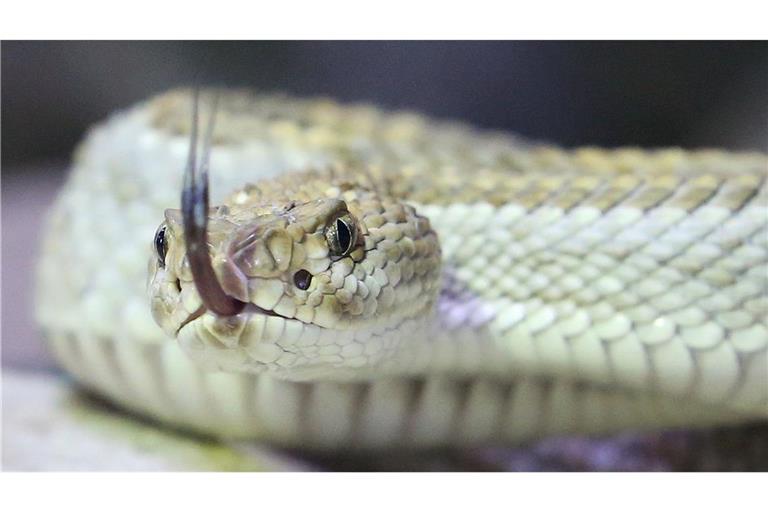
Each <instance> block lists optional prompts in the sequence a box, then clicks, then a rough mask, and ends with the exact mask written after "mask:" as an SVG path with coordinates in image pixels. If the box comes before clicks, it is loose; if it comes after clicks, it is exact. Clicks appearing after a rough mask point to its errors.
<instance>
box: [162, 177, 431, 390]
mask: <svg viewBox="0 0 768 512" xmlns="http://www.w3.org/2000/svg"><path fill="white" fill-rule="evenodd" d="M275 187H278V188H280V190H282V191H283V196H279V197H277V198H276V199H274V198H272V197H273V196H274V191H275ZM291 197H292V198H294V199H290V198H291ZM183 222H184V221H183V216H182V214H181V213H180V212H179V210H167V211H166V213H165V221H164V222H163V223H162V224H161V226H160V228H159V229H158V233H162V236H158V235H156V236H155V243H154V245H155V251H154V252H155V254H154V255H153V256H152V258H151V262H150V272H151V273H152V278H151V279H150V283H151V284H150V295H151V298H152V312H153V316H154V318H155V320H156V321H157V323H158V324H159V325H160V326H161V327H163V329H164V330H165V331H166V332H167V333H168V334H169V335H170V336H174V337H176V338H177V339H178V341H179V343H180V344H181V347H182V348H183V349H184V350H185V352H186V353H187V354H188V355H189V356H190V357H191V358H192V359H193V360H194V361H196V362H197V363H198V364H199V365H201V366H203V367H206V368H211V369H224V370H229V371H249V372H261V371H271V372H273V373H277V374H280V375H283V376H285V377H287V378H304V377H308V376H310V375H311V376H316V375H317V374H321V375H325V374H326V372H328V371H329V369H331V368H333V369H334V370H335V372H334V373H333V375H341V374H342V372H340V371H339V368H346V369H359V368H360V367H370V366H372V365H375V364H377V363H378V362H380V361H381V360H382V359H383V358H384V357H385V356H386V355H387V354H388V353H390V352H392V351H393V350H395V349H396V348H397V346H398V345H399V344H400V343H403V342H407V339H406V337H405V336H403V335H399V334H398V333H399V332H405V331H406V330H407V332H409V333H410V334H412V335H416V333H418V332H419V331H418V328H417V327H418V326H419V325H426V319H427V318H429V317H430V310H431V307H432V305H433V304H434V301H435V299H436V297H437V293H438V291H439V288H440V282H439V280H440V248H439V244H438V241H437V236H436V234H435V233H434V231H433V230H432V229H431V226H430V223H429V221H428V220H427V219H426V218H424V217H422V216H420V215H419V214H418V213H417V212H416V210H415V209H414V208H413V207H412V206H409V205H407V204H404V203H401V202H399V201H398V200H396V199H393V198H390V197H388V196H385V195H384V196H382V195H379V194H377V193H376V192H373V191H371V190H368V189H366V188H362V187H360V188H354V187H351V186H349V185H340V184H338V183H334V182H333V181H332V180H331V179H330V178H329V177H328V176H326V175H324V174H323V173H305V174H297V175H288V176H286V177H284V178H281V180H277V181H275V180H271V181H266V182H263V183H258V184H256V185H252V186H249V187H247V188H246V189H244V190H243V191H239V192H237V193H235V194H233V196H232V197H231V199H230V200H228V201H227V202H226V203H225V205H224V206H221V207H218V208H211V209H209V210H208V230H207V233H208V244H207V246H208V247H207V248H208V255H209V259H210V264H211V267H212V269H213V272H214V274H215V276H216V280H217V283H218V285H219V286H220V288H221V289H222V291H223V292H224V293H225V294H226V295H227V296H229V297H232V298H233V299H234V300H236V301H238V302H240V303H242V304H244V306H243V308H242V309H241V310H240V311H238V312H236V313H234V314H230V315H222V314H218V313H216V312H215V311H211V309H210V308H208V307H206V305H205V303H204V300H203V298H202V297H201V294H200V290H199V287H198V286H197V284H196V281H195V279H194V276H193V273H192V269H191V266H190V260H189V256H188V250H187V247H186V243H185V237H184V228H183ZM160 239H162V243H158V242H159V241H160Z"/></svg>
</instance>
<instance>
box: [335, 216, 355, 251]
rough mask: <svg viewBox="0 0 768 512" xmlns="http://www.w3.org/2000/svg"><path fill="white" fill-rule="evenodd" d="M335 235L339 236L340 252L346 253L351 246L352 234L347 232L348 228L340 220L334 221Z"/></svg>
mask: <svg viewBox="0 0 768 512" xmlns="http://www.w3.org/2000/svg"><path fill="white" fill-rule="evenodd" d="M336 233H338V236H339V247H340V248H341V252H347V251H348V250H349V246H350V245H351V244H352V233H350V232H349V226H347V224H346V223H345V222H344V221H342V220H341V219H336Z"/></svg>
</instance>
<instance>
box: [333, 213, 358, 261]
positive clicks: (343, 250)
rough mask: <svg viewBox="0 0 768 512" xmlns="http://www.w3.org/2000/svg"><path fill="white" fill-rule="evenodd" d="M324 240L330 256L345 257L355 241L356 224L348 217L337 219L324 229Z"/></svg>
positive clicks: (343, 216)
mask: <svg viewBox="0 0 768 512" xmlns="http://www.w3.org/2000/svg"><path fill="white" fill-rule="evenodd" d="M325 239H326V240H327V241H328V249H329V250H330V252H331V255H332V256H346V255H347V254H349V251H351V250H352V247H354V246H355V242H356V241H357V224H355V222H354V221H353V220H352V217H350V216H349V215H342V216H341V217H337V218H336V220H334V221H333V222H332V223H331V224H330V225H329V226H328V227H327V228H326V229H325Z"/></svg>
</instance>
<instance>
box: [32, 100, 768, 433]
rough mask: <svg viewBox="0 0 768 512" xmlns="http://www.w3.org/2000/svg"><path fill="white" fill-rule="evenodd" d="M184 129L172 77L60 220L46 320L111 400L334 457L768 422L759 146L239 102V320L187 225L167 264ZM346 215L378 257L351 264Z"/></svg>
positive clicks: (107, 134) (228, 245)
mask: <svg viewBox="0 0 768 512" xmlns="http://www.w3.org/2000/svg"><path fill="white" fill-rule="evenodd" d="M188 119H189V95H188V94H182V93H171V94H168V95H165V96H162V97H160V98H158V99H155V100H153V101H151V102H150V103H148V104H145V105H142V106H139V107H138V108H136V109H134V110H132V111H130V112H128V113H126V114H122V115H121V116H118V117H116V118H115V119H113V120H112V121H110V122H109V123H107V124H106V125H105V126H104V127H102V128H100V129H99V130H97V131H95V132H94V133H93V134H92V135H91V136H90V137H89V139H88V141H87V142H86V143H85V144H84V146H83V147H82V148H81V150H80V151H79V153H78V159H77V162H76V165H75V170H74V173H73V177H72V179H71V180H70V183H69V184H68V185H67V187H66V189H65V191H64V193H63V194H62V197H61V199H60V200H59V202H58V203H57V205H56V207H55V208H54V213H53V215H52V217H51V226H50V229H49V232H48V236H47V237H46V241H45V243H44V249H43V259H42V263H41V279H40V290H41V293H40V294H39V301H38V303H39V305H40V308H39V312H40V315H39V316H40V319H41V323H42V324H43V326H44V327H45V329H46V330H47V331H48V333H49V336H50V339H51V341H52V348H53V350H54V353H56V354H57V356H58V357H59V359H60V361H61V362H62V364H63V365H64V366H65V367H66V368H67V369H68V370H70V371H71V372H72V373H73V374H74V375H75V376H76V377H77V378H78V379H80V380H81V381H83V382H84V383H85V384H86V385H89V386H90V387H92V388H94V389H96V390H98V391H99V392H101V393H103V394H105V395H107V396H109V397H111V398H112V399H114V400H116V401H118V402H120V403H122V404H124V405H126V406H128V407H131V408H133V409H135V410H139V411H141V412H143V413H145V414H149V415H152V416H155V417H157V418H159V419H161V420H163V421H166V422H169V423H173V424H177V425H182V426H185V427H187V428H193V429H196V430H201V431H206V432H210V433H215V434H218V435H225V436H239V437H258V438H263V439H268V440H271V441H274V442H278V443H283V444H291V445H304V446H314V447H323V448H349V447H359V448H371V447H384V446H392V445H403V444H405V445H412V446H434V445H445V444H452V445H455V444H466V443H473V444H476V443H483V444H489V443H499V442H510V441H520V440H525V439H530V438H532V437H537V436H541V435H547V434H553V433H559V432H587V433H595V432H605V431H612V430H617V429H623V428H630V427H632V428H639V427H660V426H670V425H704V424H709V423H713V422H715V423H732V422H739V421H743V420H744V419H746V418H762V417H765V416H766V415H768V384H767V379H768V351H767V350H768V348H767V346H768V332H767V331H766V316H767V315H766V313H767V310H768V298H767V297H766V293H765V286H766V274H767V273H768V240H766V223H767V222H768V210H767V206H766V201H767V199H768V191H767V189H766V184H765V180H764V178H765V173H766V170H767V166H768V160H767V159H766V157H765V155H762V154H732V153H727V152H721V151H697V152H683V151H680V150H662V151H640V150H635V149H626V150H614V151H605V150H598V149H583V150H576V151H564V150H560V149H557V148H551V147H526V146H524V145H522V144H520V143H519V142H517V141H515V140H514V139H513V138H510V137H505V136H492V135H486V134H480V133H476V132H473V131H472V130H470V129H468V128H466V127H463V126H456V125H450V126H449V125H441V124H435V123H431V122H429V121H426V120H425V119H423V118H421V117H417V116H413V115H391V114H382V113H381V112H379V111H377V110H375V109H372V108H370V107H354V108H351V107H340V106H338V105H335V104H333V103H331V102H327V101H310V102H305V101H298V100H291V99H286V98H283V99H277V98H271V97H259V96H250V95H248V94H245V93H228V94H227V95H225V97H224V98H223V101H222V105H221V111H220V113H219V120H218V123H217V127H216V131H215V134H214V144H215V146H214V150H213V155H212V159H213V160H212V165H211V169H212V179H213V190H214V193H218V194H222V193H227V192H232V191H235V192H234V194H233V195H232V196H231V197H230V199H228V200H226V201H224V202H223V204H225V205H226V208H223V209H218V210H215V212H214V213H213V218H214V221H212V224H211V240H212V256H213V261H214V267H215V269H216V272H217V274H218V275H219V277H220V279H221V281H222V283H224V286H225V288H226V289H227V291H228V293H230V294H231V295H233V296H237V297H238V298H240V299H241V300H243V301H246V302H248V303H251V304H253V306H249V307H246V309H245V310H244V311H243V312H242V313H240V315H238V316H237V317H234V318H229V319H222V318H217V317H215V315H212V314H211V313H203V312H202V311H200V309H199V305H200V304H199V298H198V297H197V296H196V292H195V290H194V287H193V286H192V285H191V277H190V276H189V273H188V269H185V265H184V246H183V243H181V237H180V226H179V220H178V214H175V213H174V212H172V211H170V212H167V213H166V220H165V222H166V224H167V226H168V233H169V251H168V254H167V256H166V258H165V268H160V267H162V265H160V263H159V260H158V257H157V256H155V255H152V256H149V249H148V247H149V245H150V242H151V240H152V233H154V232H155V230H156V228H157V224H158V223H159V222H160V221H161V220H162V218H163V216H162V211H163V209H165V208H173V207H177V205H178V196H179V184H180V180H181V169H182V168H183V159H184V154H185V151H186V145H187V144H188V137H187V135H188V131H189V121H188ZM307 168H310V169H313V170H310V171H303V173H302V172H299V173H293V174H287V175H285V176H284V177H280V178H276V179H268V180H265V179H264V178H265V176H269V175H271V174H274V173H275V172H282V171H289V170H295V171H301V169H307ZM249 182H250V183H252V185H250V186H245V187H244V184H245V183H249ZM219 197H220V195H219ZM318 201H319V202H318ZM216 202H217V201H216V197H214V204H216ZM86 205H87V206H86ZM294 209H295V210H296V211H295V212H294V213H293V214H291V212H292V211H293V210H294ZM340 213H343V214H346V213H349V214H351V218H353V219H354V223H355V225H356V226H357V229H358V232H359V237H358V239H357V240H356V243H358V244H359V247H357V248H356V249H355V250H351V251H350V253H349V254H348V255H344V256H343V257H339V258H333V257H329V256H328V238H327V236H326V233H327V230H328V227H329V226H332V225H333V220H334V219H335V218H337V217H338V215H339V214H340ZM435 233H436V236H435ZM86 235H88V236H86ZM105 254H106V255H109V261H110V264H109V265H106V264H105V261H106V260H105V257H104V255H105ZM148 256H149V258H150V290H151V296H152V300H151V301H150V300H148V299H147V298H146V294H145V292H144V290H142V289H141V286H140V284H141V283H140V282H139V281H140V280H141V273H142V271H144V272H146V270H145V269H146V265H145V264H144V263H143V262H146V258H147V257H148ZM438 256H439V257H440V258H439V261H438V258H437V257H438ZM138 258H141V259H142V260H143V262H142V263H139V262H137V261H136V260H137V259H138ZM61 264H64V265H66V266H67V267H68V268H71V269H72V272H71V273H70V274H69V275H67V276H62V275H61V273H60V272H57V270H56V269H57V268H59V266H60V265H61ZM300 269H304V270H307V271H309V272H310V274H312V276H313V277H312V285H311V286H312V287H311V288H310V289H308V290H307V291H306V292H307V293H301V292H302V290H298V289H297V287H296V284H295V282H294V281H293V279H292V278H293V275H294V274H295V272H296V271H297V270H300ZM406 276H407V277H408V278H405V277H406ZM177 279H178V280H179V284H178V285H177V284H176V281H177ZM414 279H415V281H414ZM414 283H417V284H414ZM177 286H178V288H177ZM409 287H410V288H409ZM313 294H314V295H313ZM409 301H410V302H409ZM150 303H151V304H152V310H153V313H154V316H155V319H156V320H158V322H159V323H160V324H161V325H162V326H163V328H164V329H165V331H166V333H167V334H171V335H172V334H175V333H176V331H177V330H178V345H177V344H176V343H177V342H175V341H173V340H172V339H170V338H169V337H167V336H166V335H164V334H163V332H162V330H161V329H160V328H158V327H157V326H155V325H154V323H153V322H152V320H151V319H150V318H149V313H148V311H149V309H150ZM200 313H202V314H200ZM179 328H181V329H180V330H179ZM179 347H181V348H179ZM190 356H191V357H190ZM211 368H218V369H222V370H224V371H223V372H219V373H209V372H207V371H206V370H210V369H211ZM293 381H295V382H293Z"/></svg>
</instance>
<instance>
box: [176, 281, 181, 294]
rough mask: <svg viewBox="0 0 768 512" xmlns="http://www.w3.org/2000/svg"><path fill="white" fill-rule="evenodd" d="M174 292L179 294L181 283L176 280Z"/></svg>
mask: <svg viewBox="0 0 768 512" xmlns="http://www.w3.org/2000/svg"><path fill="white" fill-rule="evenodd" d="M176 291H177V292H178V293H181V281H180V280H179V279H176Z"/></svg>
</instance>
